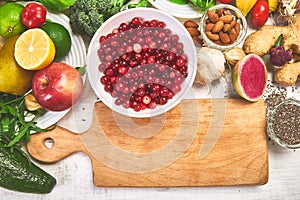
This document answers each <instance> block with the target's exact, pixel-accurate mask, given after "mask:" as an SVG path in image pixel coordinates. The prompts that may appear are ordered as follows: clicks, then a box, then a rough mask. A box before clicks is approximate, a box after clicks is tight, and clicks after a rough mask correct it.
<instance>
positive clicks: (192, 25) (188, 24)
mask: <svg viewBox="0 0 300 200" xmlns="http://www.w3.org/2000/svg"><path fill="white" fill-rule="evenodd" d="M183 25H184V26H185V27H186V28H188V27H190V28H196V29H198V27H199V25H198V24H197V23H196V22H194V21H192V20H187V21H185V22H184V23H183Z"/></svg>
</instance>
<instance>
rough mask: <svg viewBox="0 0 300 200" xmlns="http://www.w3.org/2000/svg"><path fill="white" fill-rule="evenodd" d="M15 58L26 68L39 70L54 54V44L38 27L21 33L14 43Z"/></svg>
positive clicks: (50, 60) (51, 59) (52, 58)
mask: <svg viewBox="0 0 300 200" xmlns="http://www.w3.org/2000/svg"><path fill="white" fill-rule="evenodd" d="M14 55H15V59H16V61H17V63H18V64H19V65H20V66H21V67H22V68H24V69H27V70H39V69H43V68H45V67H46V66H48V65H49V64H50V63H51V62H52V61H53V60H54V56H55V46H54V43H53V42H52V40H51V38H50V37H49V36H48V34H47V33H46V32H45V31H43V30H42V29H39V28H34V29H29V30H27V31H25V32H23V33H22V34H21V36H20V37H19V38H18V40H17V41H16V44H15V54H14Z"/></svg>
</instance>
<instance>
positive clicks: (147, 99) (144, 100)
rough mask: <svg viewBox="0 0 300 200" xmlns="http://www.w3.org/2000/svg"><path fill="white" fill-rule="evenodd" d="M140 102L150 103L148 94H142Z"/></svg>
mask: <svg viewBox="0 0 300 200" xmlns="http://www.w3.org/2000/svg"><path fill="white" fill-rule="evenodd" d="M142 102H143V103H144V104H146V105H148V104H149V103H151V97H150V96H148V95H145V96H143V98H142Z"/></svg>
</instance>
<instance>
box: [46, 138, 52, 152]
mask: <svg viewBox="0 0 300 200" xmlns="http://www.w3.org/2000/svg"><path fill="white" fill-rule="evenodd" d="M44 144H45V146H46V147H47V148H48V149H52V148H53V147H54V140H53V139H52V138H46V139H45V140H44Z"/></svg>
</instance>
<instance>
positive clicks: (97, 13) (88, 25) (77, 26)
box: [70, 0, 128, 37]
mask: <svg viewBox="0 0 300 200" xmlns="http://www.w3.org/2000/svg"><path fill="white" fill-rule="evenodd" d="M127 2H128V0H101V1H99V0H75V1H74V5H73V6H71V7H70V25H71V28H72V31H73V32H74V33H79V34H82V35H88V36H90V37H92V36H93V35H94V34H95V32H96V31H97V30H98V28H99V27H100V26H101V25H102V24H103V23H104V21H105V20H107V19H108V18H109V17H111V16H113V15H114V14H116V13H118V12H120V10H121V8H122V7H123V6H124V5H125V4H126V3H127Z"/></svg>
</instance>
